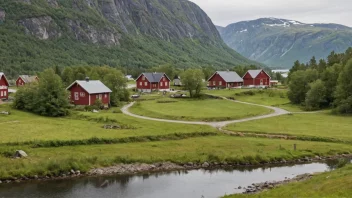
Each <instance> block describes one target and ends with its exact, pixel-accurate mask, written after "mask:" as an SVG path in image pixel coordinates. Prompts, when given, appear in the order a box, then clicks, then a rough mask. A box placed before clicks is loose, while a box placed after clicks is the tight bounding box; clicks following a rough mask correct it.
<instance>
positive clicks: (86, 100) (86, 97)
mask: <svg viewBox="0 0 352 198" xmlns="http://www.w3.org/2000/svg"><path fill="white" fill-rule="evenodd" d="M70 92H71V94H70V96H71V99H70V100H71V102H72V103H73V104H75V105H89V94H88V92H86V91H85V90H84V89H83V88H82V87H81V86H79V85H78V84H77V83H76V84H74V85H73V86H72V87H71V88H70ZM75 92H77V93H78V100H75ZM81 93H84V96H83V95H81ZM91 104H93V103H92V102H91Z"/></svg>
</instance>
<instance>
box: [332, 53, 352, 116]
mask: <svg viewBox="0 0 352 198" xmlns="http://www.w3.org/2000/svg"><path fill="white" fill-rule="evenodd" d="M351 74H352V59H350V60H349V61H348V62H347V64H346V66H345V67H344V68H343V70H342V71H341V73H340V75H339V78H338V81H337V87H336V94H335V97H336V101H335V105H336V111H337V112H338V113H345V114H346V113H347V114H351V113H352V103H351V102H352V81H351Z"/></svg>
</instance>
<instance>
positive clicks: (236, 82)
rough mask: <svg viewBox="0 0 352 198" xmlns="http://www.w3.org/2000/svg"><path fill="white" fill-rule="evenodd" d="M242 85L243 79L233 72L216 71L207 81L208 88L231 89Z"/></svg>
mask: <svg viewBox="0 0 352 198" xmlns="http://www.w3.org/2000/svg"><path fill="white" fill-rule="evenodd" d="M242 85H243V79H242V78H241V77H240V76H239V75H238V74H237V73H236V72H233V71H217V72H215V73H214V74H213V75H212V76H211V77H210V78H209V79H208V87H209V88H233V87H239V86H242Z"/></svg>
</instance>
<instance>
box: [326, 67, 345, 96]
mask: <svg viewBox="0 0 352 198" xmlns="http://www.w3.org/2000/svg"><path fill="white" fill-rule="evenodd" d="M341 70H342V65H340V64H334V65H333V66H331V67H328V68H326V69H325V70H324V71H323V73H322V74H321V80H322V81H323V82H324V85H325V87H326V100H327V101H328V103H333V101H334V99H335V98H334V93H335V91H336V85H337V80H338V78H339V75H340V72H341Z"/></svg>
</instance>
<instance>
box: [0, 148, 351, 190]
mask: <svg viewBox="0 0 352 198" xmlns="http://www.w3.org/2000/svg"><path fill="white" fill-rule="evenodd" d="M351 158H352V155H345V154H342V155H336V156H328V157H324V156H323V157H320V156H315V157H312V158H311V157H304V158H301V159H296V160H287V161H286V160H281V161H273V162H267V163H261V164H250V163H249V162H245V163H228V162H202V163H199V162H198V163H197V162H187V163H172V162H159V163H152V164H146V163H134V164H117V165H114V166H109V167H100V168H94V169H91V170H89V171H87V172H82V171H80V170H74V169H71V170H70V171H67V172H64V173H61V174H60V175H42V176H38V175H33V176H29V177H26V176H23V177H12V178H8V179H2V180H1V179H0V184H9V183H20V182H29V181H49V180H64V179H71V178H77V177H90V176H109V175H133V174H140V173H153V172H164V171H178V170H197V169H219V168H222V169H226V168H235V169H254V168H271V167H280V166H293V165H299V164H309V163H316V162H325V161H326V160H334V159H351ZM278 184H279V183H277V184H276V185H278ZM271 185H274V184H273V183H272V184H271ZM258 191H259V189H256V190H255V191H254V188H251V191H249V192H252V193H253V192H258Z"/></svg>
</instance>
